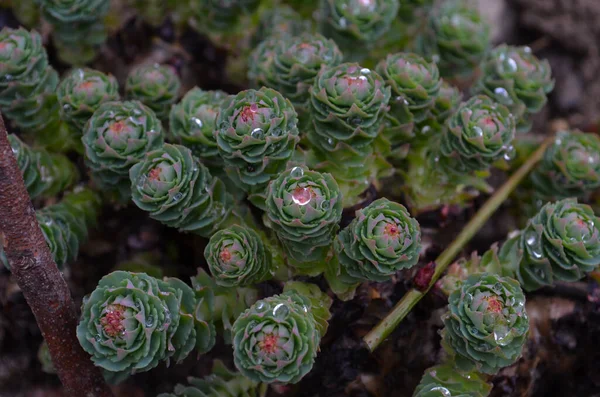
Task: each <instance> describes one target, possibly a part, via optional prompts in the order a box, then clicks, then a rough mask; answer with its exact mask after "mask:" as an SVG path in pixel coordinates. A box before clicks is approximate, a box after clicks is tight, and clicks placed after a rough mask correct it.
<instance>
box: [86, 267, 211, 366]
mask: <svg viewBox="0 0 600 397" xmlns="http://www.w3.org/2000/svg"><path fill="white" fill-rule="evenodd" d="M195 304H196V300H195V297H194V292H193V291H192V289H191V288H190V287H189V286H187V285H186V284H185V283H183V282H182V281H180V280H178V279H165V280H164V281H162V280H158V279H155V278H153V277H150V276H148V275H146V274H145V273H130V272H123V271H116V272H112V273H110V274H109V275H107V276H105V277H103V278H102V279H101V280H100V282H99V283H98V286H97V288H96V289H95V290H94V292H92V294H91V295H90V296H89V297H87V299H86V300H85V301H84V303H83V307H82V310H81V311H82V318H81V320H80V322H79V325H78V327H77V338H78V339H79V343H80V344H81V346H82V347H83V349H84V350H85V351H87V352H88V353H89V354H91V356H92V361H94V363H95V364H96V365H97V366H99V367H101V368H104V369H105V370H107V371H110V372H113V373H135V372H143V371H148V370H150V369H152V368H154V367H156V366H157V365H158V364H159V362H161V361H165V360H169V359H171V358H172V359H174V360H176V361H181V360H183V359H184V358H185V357H187V355H188V354H189V353H190V352H191V351H192V350H193V349H194V347H196V348H197V349H198V350H199V352H200V353H202V352H205V351H207V350H209V349H211V348H212V346H213V345H214V341H215V330H214V326H213V325H212V324H210V323H209V322H207V320H206V319H204V318H202V317H198V316H199V315H201V312H198V311H195V310H194V309H195Z"/></svg>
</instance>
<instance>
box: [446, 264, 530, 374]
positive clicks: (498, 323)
mask: <svg viewBox="0 0 600 397" xmlns="http://www.w3.org/2000/svg"><path fill="white" fill-rule="evenodd" d="M443 321H444V325H445V328H444V329H443V330H442V345H443V346H444V348H445V349H446V350H447V351H448V352H449V353H450V354H451V355H452V356H454V359H455V362H456V366H457V367H458V368H459V369H460V370H462V371H472V370H473V369H476V370H477V371H479V372H483V373H486V374H496V373H497V372H498V371H499V370H500V369H501V368H503V367H506V366H509V365H512V364H513V363H514V362H515V361H516V360H517V359H518V358H519V357H520V355H521V352H522V350H523V346H524V344H525V341H526V338H527V333H528V331H529V319H528V317H527V313H526V311H525V295H524V294H523V291H522V290H521V286H520V285H519V283H518V282H517V281H516V280H514V279H511V278H508V277H501V276H499V275H495V274H490V273H478V274H474V275H471V276H469V277H468V278H467V279H466V280H465V281H464V283H463V284H462V286H461V289H460V290H457V291H454V292H453V293H452V294H451V295H450V297H449V298H448V312H447V313H446V314H445V315H444V316H443Z"/></svg>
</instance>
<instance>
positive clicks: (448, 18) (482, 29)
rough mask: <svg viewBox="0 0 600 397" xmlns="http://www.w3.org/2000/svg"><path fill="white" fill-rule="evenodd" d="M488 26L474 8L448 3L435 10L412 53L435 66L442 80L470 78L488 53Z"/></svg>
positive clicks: (458, 2) (460, 1) (457, 0)
mask: <svg viewBox="0 0 600 397" xmlns="http://www.w3.org/2000/svg"><path fill="white" fill-rule="evenodd" d="M490 41H491V39H490V25H489V23H488V22H487V21H485V20H484V19H483V18H482V16H481V14H480V13H479V11H478V10H477V8H476V7H474V6H472V5H470V4H469V3H468V2H467V1H464V0H450V1H447V2H444V3H443V4H442V5H441V6H440V7H438V8H436V9H434V10H433V11H432V12H431V13H430V15H429V22H428V23H427V26H426V28H425V29H424V31H423V32H422V33H421V34H420V35H419V36H418V37H417V40H416V43H415V51H416V52H417V53H419V54H420V55H422V56H424V57H427V58H429V59H431V60H433V61H434V62H436V63H437V65H438V68H439V70H440V75H441V76H442V77H444V78H454V79H465V78H470V77H471V76H472V75H473V73H474V72H475V71H477V69H478V68H479V66H480V65H481V63H482V62H483V60H484V58H485V56H486V55H487V54H488V52H489V50H490V45H491V43H490Z"/></svg>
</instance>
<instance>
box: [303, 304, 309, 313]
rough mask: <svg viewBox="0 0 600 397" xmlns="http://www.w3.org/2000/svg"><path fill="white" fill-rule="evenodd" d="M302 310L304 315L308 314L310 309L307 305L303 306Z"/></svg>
mask: <svg viewBox="0 0 600 397" xmlns="http://www.w3.org/2000/svg"><path fill="white" fill-rule="evenodd" d="M302 310H304V313H308V307H306V305H302Z"/></svg>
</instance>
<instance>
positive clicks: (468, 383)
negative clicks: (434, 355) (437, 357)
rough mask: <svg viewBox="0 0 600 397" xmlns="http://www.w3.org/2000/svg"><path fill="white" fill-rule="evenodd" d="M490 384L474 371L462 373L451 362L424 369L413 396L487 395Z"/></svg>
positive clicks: (483, 396) (490, 388)
mask: <svg viewBox="0 0 600 397" xmlns="http://www.w3.org/2000/svg"><path fill="white" fill-rule="evenodd" d="M491 390H492V386H491V385H490V384H489V383H486V381H485V379H484V378H483V377H482V376H481V375H479V374H477V373H476V372H469V373H466V374H464V373H462V372H461V371H459V370H458V369H457V368H455V366H454V365H453V363H445V364H442V365H436V366H435V367H431V368H428V369H427V370H425V374H424V375H423V377H422V378H421V382H420V383H419V385H418V386H417V388H416V389H415V392H414V394H413V397H487V396H488V395H489V393H490V391H491Z"/></svg>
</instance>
